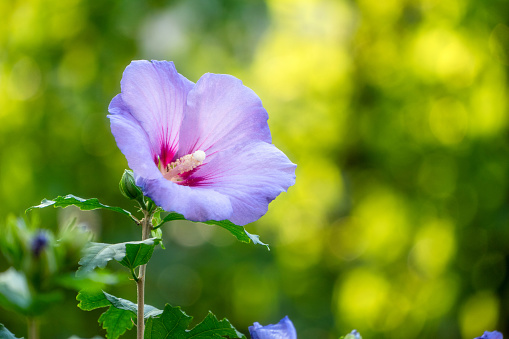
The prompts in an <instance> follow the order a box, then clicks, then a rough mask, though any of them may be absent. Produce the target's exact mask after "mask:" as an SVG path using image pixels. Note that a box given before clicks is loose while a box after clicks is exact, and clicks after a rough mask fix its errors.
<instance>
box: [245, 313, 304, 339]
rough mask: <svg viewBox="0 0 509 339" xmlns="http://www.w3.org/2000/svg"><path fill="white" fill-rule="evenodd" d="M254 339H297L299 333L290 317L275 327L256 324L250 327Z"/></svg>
mask: <svg viewBox="0 0 509 339" xmlns="http://www.w3.org/2000/svg"><path fill="white" fill-rule="evenodd" d="M249 333H250V334H251V338H252V339H297V332H296V331H295V327H294V326H293V323H292V321H291V320H290V318H288V316H286V317H284V318H283V319H281V321H280V322H279V323H277V324H275V325H272V324H271V325H267V326H262V325H260V324H259V323H257V322H255V323H254V324H253V326H249Z"/></svg>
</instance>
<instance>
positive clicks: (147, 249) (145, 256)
mask: <svg viewBox="0 0 509 339" xmlns="http://www.w3.org/2000/svg"><path fill="white" fill-rule="evenodd" d="M157 240H159V239H157ZM154 248H155V242H154V243H153V244H152V245H147V244H144V243H141V244H126V245H125V249H126V251H125V257H124V259H122V260H121V261H119V262H120V263H121V264H122V265H124V266H125V267H127V268H129V269H133V270H134V269H135V268H136V267H138V266H140V265H145V264H146V263H148V261H149V260H150V258H151V257H152V253H154Z"/></svg>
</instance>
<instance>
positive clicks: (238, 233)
mask: <svg viewBox="0 0 509 339" xmlns="http://www.w3.org/2000/svg"><path fill="white" fill-rule="evenodd" d="M159 213H160V212H159ZM156 220H158V221H159V220H160V217H159V216H158V217H157V219H156ZM173 220H186V218H185V217H184V216H183V215H182V214H178V213H175V212H172V213H169V214H168V215H167V216H165V217H164V219H162V220H160V221H159V222H158V223H157V224H156V225H155V226H154V228H155V229H158V228H159V227H161V226H162V225H163V224H164V223H166V222H168V221H173ZM203 223H204V224H207V225H215V226H219V227H222V228H224V229H225V230H227V231H229V232H230V233H231V234H233V236H234V237H235V238H237V240H239V241H241V242H245V243H249V242H250V241H252V242H253V244H257V245H263V246H266V247H267V249H269V245H267V244H265V243H263V242H262V241H260V237H259V236H258V235H256V234H250V233H248V231H246V229H245V228H244V227H243V226H239V225H235V224H234V223H232V222H231V221H229V220H220V221H216V220H209V221H205V222H203Z"/></svg>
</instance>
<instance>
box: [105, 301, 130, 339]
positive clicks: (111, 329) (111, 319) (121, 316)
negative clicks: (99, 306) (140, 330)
mask: <svg viewBox="0 0 509 339" xmlns="http://www.w3.org/2000/svg"><path fill="white" fill-rule="evenodd" d="M99 324H101V325H102V327H103V328H104V329H105V330H106V332H107V334H106V338H109V339H117V338H118V337H120V336H121V335H122V334H124V333H125V332H126V331H127V330H130V329H132V328H133V325H134V322H133V315H132V313H131V312H129V311H125V310H121V309H118V308H115V307H110V308H109V309H108V310H107V311H106V312H104V313H103V314H101V316H100V317H99Z"/></svg>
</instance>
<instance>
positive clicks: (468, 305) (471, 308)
mask: <svg viewBox="0 0 509 339" xmlns="http://www.w3.org/2000/svg"><path fill="white" fill-rule="evenodd" d="M498 308H499V300H498V299H497V297H496V296H494V295H493V293H491V292H488V291H483V292H479V293H477V294H475V295H473V296H471V297H470V298H469V299H468V300H467V301H465V303H464V304H463V306H462V307H461V311H460V315H459V318H460V319H459V321H460V326H461V333H462V335H463V338H464V339H470V338H473V337H476V336H479V335H481V334H482V333H484V331H486V330H490V331H491V330H493V329H495V327H496V325H497V321H498Z"/></svg>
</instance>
